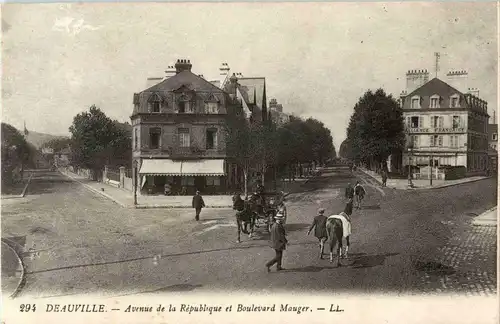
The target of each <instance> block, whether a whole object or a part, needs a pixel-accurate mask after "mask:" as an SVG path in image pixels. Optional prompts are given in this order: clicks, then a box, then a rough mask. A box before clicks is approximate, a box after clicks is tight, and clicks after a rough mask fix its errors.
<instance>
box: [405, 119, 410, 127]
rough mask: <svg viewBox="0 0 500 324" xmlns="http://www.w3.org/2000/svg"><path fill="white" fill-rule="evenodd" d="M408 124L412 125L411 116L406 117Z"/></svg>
mask: <svg viewBox="0 0 500 324" xmlns="http://www.w3.org/2000/svg"><path fill="white" fill-rule="evenodd" d="M406 125H407V126H408V127H411V117H406Z"/></svg>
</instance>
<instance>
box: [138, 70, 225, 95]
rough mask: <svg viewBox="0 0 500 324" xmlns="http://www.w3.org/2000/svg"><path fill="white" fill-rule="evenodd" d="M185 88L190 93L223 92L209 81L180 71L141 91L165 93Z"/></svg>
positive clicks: (189, 72) (188, 72)
mask: <svg viewBox="0 0 500 324" xmlns="http://www.w3.org/2000/svg"><path fill="white" fill-rule="evenodd" d="M183 86H184V87H186V88H187V89H190V90H191V91H196V92H198V91H203V92H219V93H220V92H223V91H222V89H220V88H218V87H216V86H215V85H213V84H212V83H210V82H209V81H207V80H205V79H203V78H201V77H199V76H197V75H196V74H194V73H192V72H191V71H187V70H185V71H182V72H180V73H178V74H176V75H174V76H171V77H170V78H168V79H166V80H163V81H162V82H160V83H158V84H156V85H154V86H152V87H150V88H148V89H145V90H143V92H145V91H147V92H165V91H175V90H178V89H180V88H181V87H183Z"/></svg>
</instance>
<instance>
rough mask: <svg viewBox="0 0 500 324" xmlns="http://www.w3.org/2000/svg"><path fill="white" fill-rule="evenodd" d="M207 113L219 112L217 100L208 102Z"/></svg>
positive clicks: (206, 105)
mask: <svg viewBox="0 0 500 324" xmlns="http://www.w3.org/2000/svg"><path fill="white" fill-rule="evenodd" d="M205 113H206V114H216V113H218V104H217V103H216V102H207V103H206V104H205Z"/></svg>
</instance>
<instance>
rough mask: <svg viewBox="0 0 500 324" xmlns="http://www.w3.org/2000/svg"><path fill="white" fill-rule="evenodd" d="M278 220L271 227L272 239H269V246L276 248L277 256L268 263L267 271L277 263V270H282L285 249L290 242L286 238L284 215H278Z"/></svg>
mask: <svg viewBox="0 0 500 324" xmlns="http://www.w3.org/2000/svg"><path fill="white" fill-rule="evenodd" d="M275 219H276V222H275V223H274V224H273V226H272V227H271V239H270V241H269V246H270V247H272V248H273V249H274V252H275V253H276V256H275V257H274V259H272V260H271V261H269V262H268V263H266V268H267V272H270V271H271V267H272V266H273V265H274V264H276V270H277V271H281V270H284V268H282V267H281V264H282V260H283V251H284V250H285V249H286V245H287V243H288V241H287V239H286V232H285V227H284V226H283V216H278V215H276V217H275Z"/></svg>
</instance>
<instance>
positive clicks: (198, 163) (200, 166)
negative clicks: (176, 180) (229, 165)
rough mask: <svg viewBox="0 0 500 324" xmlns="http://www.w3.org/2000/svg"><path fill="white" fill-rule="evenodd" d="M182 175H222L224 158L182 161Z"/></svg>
mask: <svg viewBox="0 0 500 324" xmlns="http://www.w3.org/2000/svg"><path fill="white" fill-rule="evenodd" d="M181 172H182V175H183V176H223V175H224V160H193V161H182V169H181Z"/></svg>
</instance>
